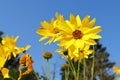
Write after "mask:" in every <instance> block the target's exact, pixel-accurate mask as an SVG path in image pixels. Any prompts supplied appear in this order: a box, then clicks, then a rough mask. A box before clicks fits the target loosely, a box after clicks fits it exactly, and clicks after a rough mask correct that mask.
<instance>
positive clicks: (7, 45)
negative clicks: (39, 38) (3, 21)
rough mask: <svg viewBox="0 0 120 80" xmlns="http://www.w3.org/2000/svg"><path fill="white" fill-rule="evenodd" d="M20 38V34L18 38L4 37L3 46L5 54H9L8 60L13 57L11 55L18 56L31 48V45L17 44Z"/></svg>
mask: <svg viewBox="0 0 120 80" xmlns="http://www.w3.org/2000/svg"><path fill="white" fill-rule="evenodd" d="M18 38H19V36H17V37H16V38H14V36H12V37H9V36H6V37H2V46H3V47H4V51H5V53H4V54H7V55H8V54H9V55H8V60H9V59H11V55H13V57H16V56H17V55H18V54H20V53H21V52H24V51H26V50H27V49H29V48H30V45H27V46H26V47H25V48H21V47H18V46H16V41H17V40H18Z"/></svg>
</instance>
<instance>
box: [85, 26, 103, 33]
mask: <svg viewBox="0 0 120 80" xmlns="http://www.w3.org/2000/svg"><path fill="white" fill-rule="evenodd" d="M100 31H102V29H101V26H95V27H94V28H91V29H88V30H86V31H84V34H90V33H98V32H100Z"/></svg>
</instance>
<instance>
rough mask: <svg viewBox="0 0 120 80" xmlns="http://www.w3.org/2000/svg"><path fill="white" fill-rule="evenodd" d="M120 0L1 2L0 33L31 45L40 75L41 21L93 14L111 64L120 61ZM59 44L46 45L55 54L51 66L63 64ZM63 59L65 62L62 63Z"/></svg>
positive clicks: (29, 51) (5, 0) (21, 43)
mask: <svg viewBox="0 0 120 80" xmlns="http://www.w3.org/2000/svg"><path fill="white" fill-rule="evenodd" d="M119 3H120V0H1V1H0V31H3V32H4V36H5V35H10V36H12V35H14V36H17V35H19V36H20V38H19V40H18V42H17V45H18V46H21V47H22V46H25V45H27V44H30V45H31V46H32V47H31V48H30V49H29V50H28V53H30V54H31V55H32V57H33V59H34V62H35V63H34V68H35V70H37V71H38V72H39V73H40V74H41V71H42V68H41V66H42V63H41V60H42V57H41V54H42V53H41V44H42V43H39V42H38V39H39V38H40V36H39V35H38V34H36V30H37V28H38V27H39V26H40V24H39V23H40V22H41V21H44V20H47V21H50V19H51V18H52V17H55V13H56V12H58V13H60V14H63V15H64V17H65V18H66V19H69V14H70V13H73V14H75V15H77V14H79V15H80V16H81V17H82V18H83V17H84V16H85V15H90V16H91V18H94V17H96V19H97V22H96V25H100V26H102V29H103V31H102V32H101V33H100V34H101V35H102V36H103V38H102V39H101V40H100V43H102V44H103V46H105V47H107V51H108V52H109V53H110V60H111V61H116V62H119V61H120V51H119V50H120V47H119V45H120V42H119V41H120V37H119V35H120V9H119V8H120V4H119ZM55 49H57V47H56V44H52V45H49V46H45V51H47V50H48V51H51V52H53V54H54V57H53V59H52V60H51V63H52V64H53V63H54V64H56V67H60V65H61V64H62V63H63V62H64V61H63V60H62V59H61V55H58V54H57V53H55V52H54V50H55ZM61 60H62V61H61ZM56 71H57V77H56V80H59V75H58V74H59V68H58V69H56Z"/></svg>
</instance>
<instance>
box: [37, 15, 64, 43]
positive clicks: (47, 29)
mask: <svg viewBox="0 0 120 80" xmlns="http://www.w3.org/2000/svg"><path fill="white" fill-rule="evenodd" d="M56 18H57V19H58V20H60V21H61V20H63V16H62V15H59V14H58V13H56ZM54 22H55V20H54V19H51V22H50V23H49V22H47V21H43V22H41V27H39V28H38V29H37V31H36V33H37V34H39V35H41V36H42V37H41V38H40V40H39V41H43V40H45V39H47V38H49V40H48V41H47V42H46V44H50V43H51V42H52V41H54V39H55V38H56V37H58V36H59V35H60V32H59V30H58V29H57V28H56V27H55V26H54Z"/></svg>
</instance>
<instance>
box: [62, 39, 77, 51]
mask: <svg viewBox="0 0 120 80" xmlns="http://www.w3.org/2000/svg"><path fill="white" fill-rule="evenodd" d="M74 42H75V39H71V40H69V41H68V42H67V43H64V44H65V45H66V46H65V48H66V49H68V47H70V46H71V45H72V44H74Z"/></svg>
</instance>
